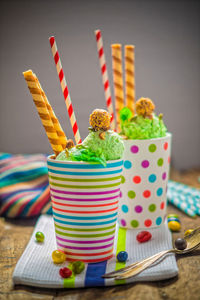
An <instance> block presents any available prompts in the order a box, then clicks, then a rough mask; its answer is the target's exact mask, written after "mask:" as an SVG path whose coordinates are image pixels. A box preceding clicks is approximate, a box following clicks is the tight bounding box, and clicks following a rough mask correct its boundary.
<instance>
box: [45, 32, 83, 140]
mask: <svg viewBox="0 0 200 300" xmlns="http://www.w3.org/2000/svg"><path fill="white" fill-rule="evenodd" d="M49 41H50V45H51V50H52V54H53V58H54V61H55V64H56V70H57V73H58V77H59V80H60V85H61V89H62V92H63V96H64V99H65V104H66V106H67V111H68V114H69V119H70V123H71V126H72V130H73V134H74V138H75V141H76V144H80V143H81V137H80V133H79V129H78V125H77V122H76V117H75V113H74V109H73V106H72V102H71V98H70V94H69V90H68V87H67V82H66V79H65V75H64V72H63V68H62V64H61V60H60V56H59V53H58V49H57V45H56V41H55V38H54V37H53V36H52V37H50V38H49Z"/></svg>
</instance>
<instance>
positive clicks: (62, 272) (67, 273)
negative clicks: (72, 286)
mask: <svg viewBox="0 0 200 300" xmlns="http://www.w3.org/2000/svg"><path fill="white" fill-rule="evenodd" d="M59 274H60V276H61V277H62V278H68V277H70V276H71V275H72V270H70V269H69V268H62V269H60V270H59Z"/></svg>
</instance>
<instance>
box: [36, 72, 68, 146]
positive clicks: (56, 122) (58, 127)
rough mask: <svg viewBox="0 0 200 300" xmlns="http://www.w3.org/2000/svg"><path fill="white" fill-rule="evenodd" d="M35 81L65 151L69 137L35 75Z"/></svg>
mask: <svg viewBox="0 0 200 300" xmlns="http://www.w3.org/2000/svg"><path fill="white" fill-rule="evenodd" d="M34 75H35V74H34ZM35 79H36V81H37V84H38V87H39V88H40V90H41V92H42V96H43V98H44V101H45V103H46V107H47V109H48V111H49V114H50V117H51V120H52V122H53V125H54V128H55V130H56V132H57V135H58V137H59V139H60V143H61V145H62V147H63V149H65V148H66V144H67V137H66V135H65V133H64V131H63V129H62V127H61V125H60V122H59V120H58V118H57V117H56V115H55V113H54V110H53V108H52V106H51V104H50V103H49V101H48V99H47V96H46V94H45V92H44V90H43V89H42V86H41V84H40V82H39V80H38V78H37V76H36V75H35Z"/></svg>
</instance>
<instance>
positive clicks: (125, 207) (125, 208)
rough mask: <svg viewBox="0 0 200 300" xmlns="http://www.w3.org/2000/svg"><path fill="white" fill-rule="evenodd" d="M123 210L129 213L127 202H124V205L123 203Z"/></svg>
mask: <svg viewBox="0 0 200 300" xmlns="http://www.w3.org/2000/svg"><path fill="white" fill-rule="evenodd" d="M122 211H123V212H124V213H127V212H128V206H127V205H125V204H123V205H122Z"/></svg>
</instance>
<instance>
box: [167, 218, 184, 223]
mask: <svg viewBox="0 0 200 300" xmlns="http://www.w3.org/2000/svg"><path fill="white" fill-rule="evenodd" d="M167 221H168V223H169V222H171V221H176V222H179V223H181V222H180V220H179V219H177V218H173V217H171V218H168V219H167Z"/></svg>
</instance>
